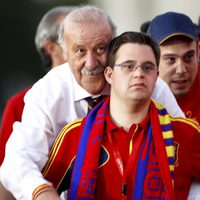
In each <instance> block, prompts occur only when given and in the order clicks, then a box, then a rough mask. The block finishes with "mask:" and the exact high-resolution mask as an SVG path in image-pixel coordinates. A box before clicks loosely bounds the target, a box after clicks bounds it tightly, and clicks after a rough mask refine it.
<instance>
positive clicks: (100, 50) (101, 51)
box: [97, 46, 106, 55]
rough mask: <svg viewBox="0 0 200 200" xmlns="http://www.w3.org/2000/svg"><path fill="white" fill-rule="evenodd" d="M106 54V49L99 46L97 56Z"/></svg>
mask: <svg viewBox="0 0 200 200" xmlns="http://www.w3.org/2000/svg"><path fill="white" fill-rule="evenodd" d="M105 52H106V47H104V46H101V47H99V48H97V54H99V55H102V54H104V53H105Z"/></svg>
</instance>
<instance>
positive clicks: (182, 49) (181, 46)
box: [160, 39, 197, 54]
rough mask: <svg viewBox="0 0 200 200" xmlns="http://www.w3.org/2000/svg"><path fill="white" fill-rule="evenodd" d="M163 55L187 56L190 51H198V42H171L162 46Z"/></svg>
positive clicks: (176, 40) (177, 40)
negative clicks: (176, 54)
mask: <svg viewBox="0 0 200 200" xmlns="http://www.w3.org/2000/svg"><path fill="white" fill-rule="evenodd" d="M160 49H161V54H166V53H178V54H185V53H187V52H188V51H194V52H196V50H197V42H196V41H195V40H191V41H184V40H179V39H175V40H169V41H168V42H166V43H164V44H162V45H160Z"/></svg>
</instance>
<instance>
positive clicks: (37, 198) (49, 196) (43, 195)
mask: <svg viewBox="0 0 200 200" xmlns="http://www.w3.org/2000/svg"><path fill="white" fill-rule="evenodd" d="M60 199H61V198H60V196H59V195H58V193H57V192H56V190H55V189H54V188H53V187H52V186H50V185H47V184H44V185H41V186H39V187H38V188H36V189H35V190H34V192H33V196H32V200H60Z"/></svg>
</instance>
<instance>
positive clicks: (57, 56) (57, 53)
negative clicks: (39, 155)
mask: <svg viewBox="0 0 200 200" xmlns="http://www.w3.org/2000/svg"><path fill="white" fill-rule="evenodd" d="M74 8H75V6H58V7H55V8H52V9H50V10H49V11H48V12H47V13H46V14H45V15H44V16H43V17H42V19H41V21H40V22H39V24H38V27H37V30H36V34H35V45H36V49H37V51H38V53H39V55H40V58H41V65H42V67H43V69H44V70H45V72H48V71H49V70H50V69H52V68H53V67H56V66H58V65H60V64H63V63H64V58H63V55H62V50H61V47H60V45H59V44H58V31H59V29H60V28H61V27H62V26H61V23H62V22H63V20H64V18H65V17H66V15H67V14H69V13H70V12H71V10H73V9H74ZM60 31H61V30H60ZM30 62H31V60H30ZM30 87H31V86H30ZM30 87H27V88H25V89H24V90H22V91H20V92H19V93H17V94H15V95H13V96H12V97H11V98H10V99H9V100H8V101H7V103H6V106H5V108H4V112H3V117H2V122H1V128H0V165H1V164H2V162H3V159H4V155H5V145H6V142H7V140H8V138H9V136H10V134H11V133H12V126H13V123H14V122H15V121H21V116H22V111H23V108H24V96H25V94H26V92H27V91H28V90H29V89H30ZM2 190H3V188H2ZM3 195H6V196H4V197H3ZM7 195H9V194H7V193H3V191H2V192H1V187H0V196H1V197H0V199H1V198H2V199H9V198H11V197H8V196H7ZM9 196H10V195H9Z"/></svg>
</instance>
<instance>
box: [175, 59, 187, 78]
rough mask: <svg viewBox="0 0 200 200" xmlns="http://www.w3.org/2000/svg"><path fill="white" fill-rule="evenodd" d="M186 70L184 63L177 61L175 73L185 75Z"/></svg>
mask: <svg viewBox="0 0 200 200" xmlns="http://www.w3.org/2000/svg"><path fill="white" fill-rule="evenodd" d="M186 71H187V70H186V64H185V63H184V61H182V60H181V59H180V60H179V62H178V63H177V66H176V73H178V74H183V73H185V72H186Z"/></svg>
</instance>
